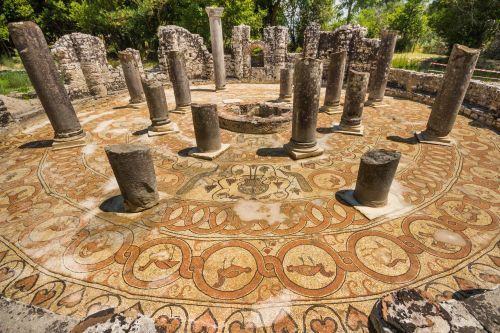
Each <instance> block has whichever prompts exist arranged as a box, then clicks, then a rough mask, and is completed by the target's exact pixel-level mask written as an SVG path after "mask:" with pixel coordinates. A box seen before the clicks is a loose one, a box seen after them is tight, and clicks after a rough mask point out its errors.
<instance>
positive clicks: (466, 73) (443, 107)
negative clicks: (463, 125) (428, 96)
mask: <svg viewBox="0 0 500 333" xmlns="http://www.w3.org/2000/svg"><path fill="white" fill-rule="evenodd" d="M479 53H480V50H476V49H470V48H468V47H466V46H463V45H459V44H455V45H454V46H453V50H452V52H451V55H450V59H449V60H448V65H447V67H446V73H445V75H444V77H443V84H442V86H441V89H440V90H439V92H438V94H437V97H436V100H435V102H434V105H433V106H432V111H431V115H430V117H429V120H428V122H427V129H426V130H425V131H424V132H422V133H417V137H418V139H419V141H420V142H424V143H434V144H450V143H451V140H450V139H449V137H448V135H449V134H450V132H451V130H452V129H453V125H454V124H455V120H456V119H457V115H458V112H459V111H460V106H461V105H462V102H463V100H464V97H465V93H466V92H467V89H468V87H469V83H470V80H471V78H472V74H473V73H474V69H475V68H476V63H477V60H478V58H479Z"/></svg>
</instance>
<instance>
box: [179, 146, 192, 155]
mask: <svg viewBox="0 0 500 333" xmlns="http://www.w3.org/2000/svg"><path fill="white" fill-rule="evenodd" d="M194 148H195V147H189V148H184V149H182V150H179V152H178V153H177V154H179V156H182V157H189V152H190V151H191V150H192V149H194Z"/></svg>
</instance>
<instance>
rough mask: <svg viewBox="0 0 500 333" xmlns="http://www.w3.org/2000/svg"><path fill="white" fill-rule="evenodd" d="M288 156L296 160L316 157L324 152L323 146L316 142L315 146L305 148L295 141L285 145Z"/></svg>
mask: <svg viewBox="0 0 500 333" xmlns="http://www.w3.org/2000/svg"><path fill="white" fill-rule="evenodd" d="M283 149H285V151H286V153H287V154H288V156H290V157H291V158H292V159H294V160H302V159H304V158H309V157H316V156H320V155H322V154H323V152H324V150H323V148H321V147H319V146H318V145H317V144H315V145H314V146H313V147H309V148H303V147H300V146H298V145H297V144H295V143H294V142H293V141H290V142H289V143H286V144H284V145H283Z"/></svg>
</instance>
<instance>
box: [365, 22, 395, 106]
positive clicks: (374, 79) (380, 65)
mask: <svg viewBox="0 0 500 333" xmlns="http://www.w3.org/2000/svg"><path fill="white" fill-rule="evenodd" d="M397 39H398V32H397V31H394V30H383V31H382V36H381V38H380V47H379V50H378V55H377V67H376V68H375V71H374V72H373V73H372V74H371V78H370V86H369V96H368V101H367V105H376V104H377V103H380V102H382V100H383V99H384V95H385V88H386V87H387V80H388V78H389V72H390V71H391V63H392V58H393V56H394V50H395V48H396V41H397Z"/></svg>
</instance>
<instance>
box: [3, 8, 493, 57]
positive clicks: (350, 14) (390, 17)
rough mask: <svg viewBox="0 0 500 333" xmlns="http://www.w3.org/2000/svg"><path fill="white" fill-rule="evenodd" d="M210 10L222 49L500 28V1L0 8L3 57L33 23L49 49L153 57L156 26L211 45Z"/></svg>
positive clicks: (455, 36)
mask: <svg viewBox="0 0 500 333" xmlns="http://www.w3.org/2000/svg"><path fill="white" fill-rule="evenodd" d="M207 6H221V7H224V8H225V11H224V17H223V29H224V37H225V40H226V43H229V42H230V37H231V31H232V27H233V26H234V25H239V24H242V23H244V24H247V25H249V26H251V28H252V34H253V37H255V38H257V37H259V35H260V34H261V33H262V29H263V28H264V27H266V26H273V25H286V26H288V28H289V31H290V49H291V50H296V49H297V48H300V47H301V46H302V44H303V33H304V30H305V28H306V27H307V26H308V25H309V24H311V23H312V22H317V23H319V24H320V25H321V27H322V29H323V30H332V29H334V28H336V27H338V26H340V25H342V24H348V23H351V24H355V23H357V24H360V25H363V26H366V27H367V28H368V30H369V36H370V37H378V36H379V34H380V30H382V29H385V28H391V29H395V30H398V31H399V32H400V36H401V38H400V40H399V42H398V49H399V50H412V49H414V48H415V46H417V45H427V44H429V45H430V44H432V43H436V42H440V41H443V42H445V43H446V44H447V45H448V47H451V46H452V45H453V44H454V43H461V44H465V45H468V46H470V47H483V46H484V45H486V44H487V43H488V42H489V41H490V40H491V39H492V38H493V36H494V34H495V31H497V30H498V27H499V25H500V0H336V1H334V0H44V1H36V0H0V52H1V53H11V52H12V50H13V46H12V44H11V42H10V41H9V34H8V30H7V23H8V22H14V21H21V20H32V21H34V22H36V23H37V24H39V25H40V27H41V28H42V30H43V31H44V33H45V35H46V36H47V39H48V41H49V43H50V42H53V41H55V40H56V39H57V38H58V37H60V36H62V35H64V34H66V33H70V32H74V31H80V32H84V33H90V34H93V35H99V36H102V37H103V38H105V40H106V43H107V45H108V47H109V51H110V52H111V53H113V52H116V51H117V50H119V49H123V48H126V47H133V48H137V49H139V50H140V51H141V52H142V53H143V54H144V55H145V56H154V54H156V49H157V45H158V39H157V35H156V32H157V29H158V26H160V25H168V24H174V25H179V26H182V27H184V28H186V29H188V30H189V31H191V32H193V33H198V34H200V35H201V36H202V37H203V38H205V40H206V41H207V43H208V39H209V34H210V32H209V24H208V18H207V15H206V13H205V7H207ZM227 45H229V44H227Z"/></svg>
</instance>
